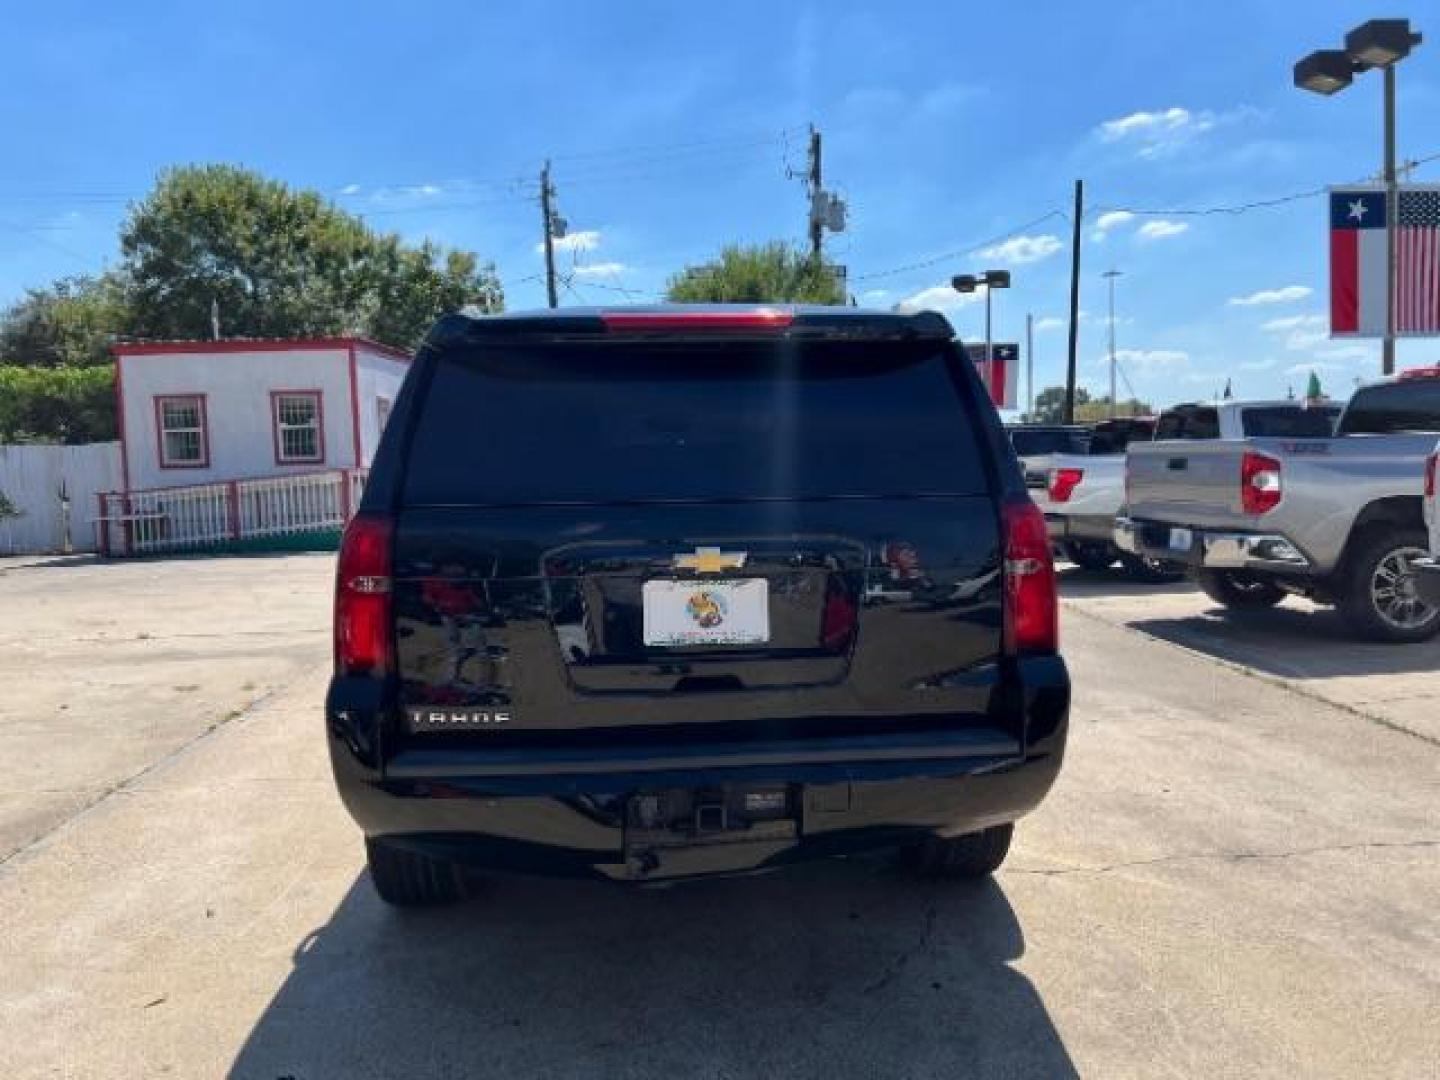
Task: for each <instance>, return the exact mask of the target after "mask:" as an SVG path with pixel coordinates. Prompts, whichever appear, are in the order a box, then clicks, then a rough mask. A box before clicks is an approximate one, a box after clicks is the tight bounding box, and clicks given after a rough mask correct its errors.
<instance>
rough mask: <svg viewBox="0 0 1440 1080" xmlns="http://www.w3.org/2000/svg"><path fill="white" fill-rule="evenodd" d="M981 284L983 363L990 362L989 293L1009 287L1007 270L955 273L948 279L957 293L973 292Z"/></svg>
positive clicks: (1008, 272)
mask: <svg viewBox="0 0 1440 1080" xmlns="http://www.w3.org/2000/svg"><path fill="white" fill-rule="evenodd" d="M981 285H984V286H985V363H986V365H987V366H988V365H989V363H990V359H991V357H990V351H991V348H992V344H991V339H990V293H991V292H992V291H993V290H995V289H1008V288H1009V287H1010V271H1009V270H986V271H985V273H983V274H980V275H979V276H976V275H975V274H956V275H955V276H954V277H952V278H951V279H950V287H951V288H953V289H954V290H955V291H956V292H958V293H973V292H975V291H976V290H977V289H979V287H980V286H981Z"/></svg>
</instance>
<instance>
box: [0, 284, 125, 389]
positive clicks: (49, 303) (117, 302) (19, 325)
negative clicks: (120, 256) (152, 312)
mask: <svg viewBox="0 0 1440 1080" xmlns="http://www.w3.org/2000/svg"><path fill="white" fill-rule="evenodd" d="M128 329H129V301H128V298H127V296H126V290H125V282H124V280H123V278H121V277H119V276H118V275H114V274H106V275H103V276H101V277H98V278H96V277H71V278H61V279H60V280H59V281H57V282H55V283H54V284H53V285H51V286H49V287H47V288H43V289H29V290H27V291H26V294H25V298H24V299H23V300H19V301H17V302H16V303H14V304H12V305H11V306H10V307H9V308H7V309H6V310H5V311H4V312H3V313H0V364H13V365H17V366H22V367H86V366H90V365H95V364H106V363H109V361H110V354H109V347H110V342H111V341H113V340H114V337H115V335H117V334H121V333H124V332H126V331H127V330H128Z"/></svg>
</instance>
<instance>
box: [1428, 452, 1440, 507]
mask: <svg viewBox="0 0 1440 1080" xmlns="http://www.w3.org/2000/svg"><path fill="white" fill-rule="evenodd" d="M1437 471H1440V450H1436V451H1435V452H1434V453H1433V454H1431V455H1430V456H1429V457H1427V458H1426V459H1425V497H1426V498H1427V499H1433V498H1435V473H1436V472H1437Z"/></svg>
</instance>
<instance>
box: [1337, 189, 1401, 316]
mask: <svg viewBox="0 0 1440 1080" xmlns="http://www.w3.org/2000/svg"><path fill="white" fill-rule="evenodd" d="M1386 243H1387V241H1386V238H1385V189H1384V188H1374V187H1364V188H1345V189H1343V190H1341V189H1331V191H1330V332H1331V333H1332V334H1355V335H1358V336H1362V337H1378V336H1382V335H1384V333H1385V259H1386V252H1387V250H1388V249H1387V247H1386Z"/></svg>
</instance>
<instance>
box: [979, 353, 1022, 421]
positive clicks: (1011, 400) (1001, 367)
mask: <svg viewBox="0 0 1440 1080" xmlns="http://www.w3.org/2000/svg"><path fill="white" fill-rule="evenodd" d="M965 352H966V355H968V356H969V357H970V360H971V362H972V363H973V364H974V365H975V366H976V368H978V369H979V371H980V381H981V382H983V383H984V384H985V388H986V389H987V390H989V391H990V400H991V401H993V402H994V403H995V407H996V408H997V409H1013V408H1015V407H1016V398H1017V397H1018V394H1017V391H1018V389H1019V384H1020V346H1019V345H1016V344H1014V343H1013V342H1006V343H1004V344H1001V343H999V342H994V343H992V344H991V346H990V356H989V357H986V355H985V345H984V343H983V342H982V343H980V344H979V345H967V346H965Z"/></svg>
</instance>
